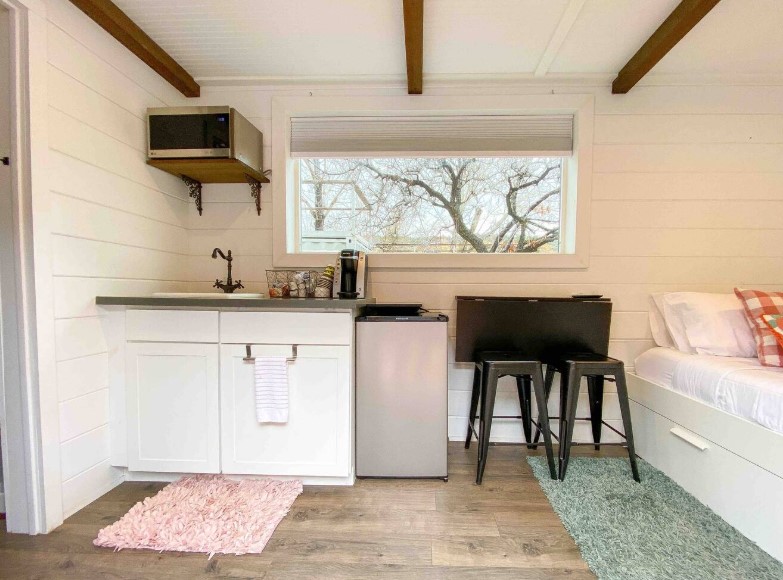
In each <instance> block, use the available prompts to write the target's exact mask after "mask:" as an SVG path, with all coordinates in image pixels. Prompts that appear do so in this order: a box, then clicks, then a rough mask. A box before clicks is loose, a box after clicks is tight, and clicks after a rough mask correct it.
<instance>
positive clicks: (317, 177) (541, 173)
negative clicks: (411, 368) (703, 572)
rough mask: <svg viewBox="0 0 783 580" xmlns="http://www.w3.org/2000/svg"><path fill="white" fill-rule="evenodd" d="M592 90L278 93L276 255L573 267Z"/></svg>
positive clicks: (581, 240)
mask: <svg viewBox="0 0 783 580" xmlns="http://www.w3.org/2000/svg"><path fill="white" fill-rule="evenodd" d="M592 130H593V97H592V96H590V95H570V94H569V95H508V96H491V97H479V96H475V97H471V96H460V97H439V96H431V97H430V96H418V97H416V98H415V99H411V98H408V97H380V96H378V97H370V96H368V97H361V96H357V97H276V98H274V99H273V101H272V157H273V162H274V164H273V169H272V175H273V180H272V182H273V183H272V188H273V212H274V219H273V230H274V231H273V263H274V265H275V266H276V267H314V266H323V265H325V264H327V263H330V262H332V261H333V260H334V255H335V253H336V252H338V251H339V250H342V249H345V248H354V249H358V250H363V251H365V252H367V253H368V254H369V258H368V263H369V264H370V267H371V268H372V269H375V268H394V269H408V268H423V269H432V268H441V269H454V268H465V269H473V268H479V269H499V268H531V269H533V268H539V269H544V268H584V267H586V266H587V264H588V256H589V200H590V185H591V182H592V175H591V166H592V140H593V135H592Z"/></svg>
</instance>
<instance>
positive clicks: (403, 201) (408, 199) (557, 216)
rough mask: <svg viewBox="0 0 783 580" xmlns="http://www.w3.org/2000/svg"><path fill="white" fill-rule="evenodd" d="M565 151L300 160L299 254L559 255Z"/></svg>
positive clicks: (297, 168)
mask: <svg viewBox="0 0 783 580" xmlns="http://www.w3.org/2000/svg"><path fill="white" fill-rule="evenodd" d="M566 162H567V161H566V159H565V158H561V157H442V158H438V157H391V158H389V157H368V158H362V159H358V158H337V157H328V158H303V159H299V160H297V163H296V168H295V171H296V172H297V174H298V175H297V177H298V179H297V180H296V182H297V183H298V184H299V188H298V196H297V197H298V200H297V202H296V205H297V207H298V219H299V224H298V228H297V231H298V232H299V239H298V244H297V245H298V251H300V252H302V253H311V252H336V251H339V250H341V249H343V248H348V247H351V248H354V249H360V250H363V251H366V252H370V253H374V254H383V253H427V254H434V253H448V254H470V253H474V254H485V253H559V252H560V251H561V249H562V248H563V244H561V236H562V232H563V211H562V208H563V204H562V203H561V200H562V189H563V175H564V171H563V168H564V164H565V163H566Z"/></svg>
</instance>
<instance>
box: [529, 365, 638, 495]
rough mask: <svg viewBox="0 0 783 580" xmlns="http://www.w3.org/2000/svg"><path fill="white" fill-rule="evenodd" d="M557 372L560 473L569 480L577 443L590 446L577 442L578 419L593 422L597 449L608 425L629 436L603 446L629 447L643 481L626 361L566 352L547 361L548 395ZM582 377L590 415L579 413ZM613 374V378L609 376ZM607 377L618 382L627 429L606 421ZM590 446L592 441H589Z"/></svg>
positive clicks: (621, 411)
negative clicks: (633, 425) (549, 361)
mask: <svg viewBox="0 0 783 580" xmlns="http://www.w3.org/2000/svg"><path fill="white" fill-rule="evenodd" d="M555 371H557V372H559V373H560V415H559V416H558V417H550V419H559V430H558V431H559V433H558V435H557V437H556V439H557V440H558V441H559V443H560V449H559V451H560V454H559V465H558V468H559V470H558V471H559V475H560V480H561V481H562V480H564V479H565V474H566V469H568V460H569V457H570V455H571V447H572V446H573V445H586V444H585V443H574V442H573V441H572V439H573V434H574V423H575V422H576V421H590V422H591V423H592V431H593V445H595V448H596V449H599V448H600V447H601V445H602V444H601V427H603V426H606V427H607V428H609V429H611V430H612V431H614V432H615V433H617V434H618V435H620V436H621V437H623V438H624V439H625V443H604V444H603V445H621V446H624V447H626V448H627V449H628V459H629V460H630V463H631V471H632V473H633V478H634V480H636V481H639V469H638V467H637V465H636V452H635V450H634V445H633V429H632V426H631V409H630V406H629V404H628V388H627V386H626V384H625V368H624V365H623V362H622V361H620V360H617V359H614V358H611V357H608V356H603V355H597V354H592V353H587V354H572V355H564V356H562V357H560V358H559V359H558V360H556V361H554V362H552V363H551V364H547V368H546V379H545V381H544V383H545V387H544V388H545V390H546V398H547V400H549V394H550V393H551V392H552V383H553V382H554V378H555ZM582 377H585V378H587V386H588V397H589V402H590V417H589V418H587V417H580V418H577V416H576V407H577V403H578V402H579V390H580V387H581V383H582ZM608 377H613V378H608ZM604 380H609V381H614V383H615V384H616V385H617V398H618V399H619V403H620V414H621V415H622V418H623V429H624V431H625V433H624V434H623V433H620V432H619V431H618V430H617V429H615V428H614V427H612V426H611V425H609V424H608V423H607V422H606V421H604V420H603V395H604ZM539 436H540V433H539V430H538V429H537V430H536V434H535V437H534V438H533V441H534V442H538V439H539ZM587 445H589V444H587Z"/></svg>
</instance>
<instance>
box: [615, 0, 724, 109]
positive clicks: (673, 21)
mask: <svg viewBox="0 0 783 580" xmlns="http://www.w3.org/2000/svg"><path fill="white" fill-rule="evenodd" d="M718 2H720V0H682V2H680V4H679V5H678V6H677V8H675V9H674V11H673V12H672V13H671V14H669V16H668V18H666V20H664V21H663V24H661V25H660V26H659V27H658V30H656V31H655V32H654V33H653V35H652V36H651V37H650V38H649V39H648V40H647V42H645V43H644V44H643V45H642V47H641V48H640V49H639V50H638V51H637V53H636V54H635V55H633V57H631V60H629V61H628V64H626V65H625V66H624V67H623V68H622V70H621V71H620V72H619V73H618V75H617V78H616V79H614V82H613V83H612V93H613V94H615V95H617V94H625V93H627V92H628V91H630V90H631V88H633V86H634V85H635V84H636V83H638V82H639V81H640V80H641V79H642V77H643V76H644V75H646V74H647V73H648V72H649V71H650V69H651V68H652V67H654V66H655V65H656V64H657V63H658V61H660V60H661V59H662V58H663V57H664V56H666V53H668V52H669V51H670V50H671V49H672V48H674V46H675V45H676V44H677V43H678V42H679V41H680V40H682V38H683V37H684V36H685V35H686V34H688V32H690V31H691V29H693V27H694V26H696V25H697V24H698V23H699V21H700V20H701V19H702V18H704V17H705V16H706V15H707V13H708V12H709V11H710V10H712V9H713V8H714V7H715V5H716V4H717V3H718Z"/></svg>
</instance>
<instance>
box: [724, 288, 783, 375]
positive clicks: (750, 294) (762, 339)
mask: <svg viewBox="0 0 783 580" xmlns="http://www.w3.org/2000/svg"><path fill="white" fill-rule="evenodd" d="M734 293H735V294H736V295H737V298H739V299H740V301H741V302H742V305H743V306H744V307H745V317H746V318H747V319H748V323H749V324H750V329H751V330H752V331H753V338H754V339H755V341H756V351H757V352H758V355H759V362H760V363H761V364H763V365H764V366H768V367H783V345H782V344H780V343H779V342H778V341H777V339H776V338H775V333H774V332H772V329H771V328H770V327H769V326H768V325H767V323H766V322H765V320H764V315H772V316H774V315H776V314H783V292H762V291H760V290H743V289H741V288H735V289H734Z"/></svg>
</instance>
